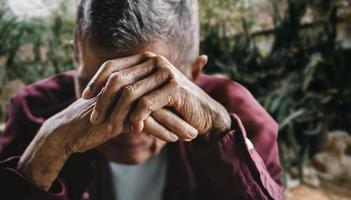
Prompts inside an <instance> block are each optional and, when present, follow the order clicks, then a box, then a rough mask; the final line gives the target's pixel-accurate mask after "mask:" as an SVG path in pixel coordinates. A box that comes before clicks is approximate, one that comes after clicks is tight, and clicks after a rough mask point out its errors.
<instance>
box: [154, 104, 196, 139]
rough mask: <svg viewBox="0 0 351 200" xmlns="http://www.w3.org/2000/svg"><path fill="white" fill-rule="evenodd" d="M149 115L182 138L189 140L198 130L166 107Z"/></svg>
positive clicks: (194, 136)
mask: <svg viewBox="0 0 351 200" xmlns="http://www.w3.org/2000/svg"><path fill="white" fill-rule="evenodd" d="M151 116H152V117H154V118H155V120H156V121H157V122H158V123H160V124H162V125H163V126H164V127H166V128H167V129H168V130H170V131H172V132H173V133H175V134H176V135H177V136H178V137H179V138H180V139H182V140H186V141H189V140H192V139H194V138H196V136H197V135H198V131H197V130H196V129H195V128H194V127H192V126H191V125H190V124H188V123H187V122H186V121H184V120H183V119H182V118H180V117H179V116H177V115H176V114H174V113H173V112H171V111H169V110H167V109H164V108H162V109H160V110H158V111H155V112H153V113H152V114H151Z"/></svg>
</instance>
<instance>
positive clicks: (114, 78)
mask: <svg viewBox="0 0 351 200" xmlns="http://www.w3.org/2000/svg"><path fill="white" fill-rule="evenodd" d="M124 81H125V78H124V76H123V75H122V74H121V73H117V72H116V73H113V74H112V75H111V84H113V85H116V84H119V83H124Z"/></svg>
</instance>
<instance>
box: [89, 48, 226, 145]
mask: <svg viewBox="0 0 351 200" xmlns="http://www.w3.org/2000/svg"><path fill="white" fill-rule="evenodd" d="M98 93H99V94H98ZM97 94H98V97H97V98H98V99H97V103H96V105H95V107H94V111H93V113H92V115H91V121H92V123H95V124H98V123H101V122H104V121H105V120H106V117H107V116H110V118H109V126H108V134H110V135H115V134H118V133H119V132H120V131H121V129H122V128H123V127H124V125H125V124H128V123H130V124H131V125H132V126H131V127H132V129H133V132H135V133H140V132H141V131H143V130H145V131H146V132H148V133H150V134H152V135H154V136H155V137H158V138H160V139H162V140H165V141H167V142H172V141H175V140H176V139H177V138H180V139H183V140H186V141H189V140H192V139H194V138H195V137H196V136H197V133H198V134H200V135H203V136H211V135H210V133H214V134H221V133H223V132H225V131H227V130H228V129H229V127H230V123H231V122H230V117H229V114H228V113H227V111H226V110H225V108H224V107H223V106H222V105H220V104H219V103H218V102H216V101H215V100H214V99H212V98H211V97H209V96H208V95H207V94H206V93H205V92H204V91H203V90H202V89H201V88H199V87H198V86H197V85H195V84H194V83H193V82H192V81H191V80H189V79H188V78H187V77H186V76H185V75H184V74H182V73H181V72H180V71H179V70H178V69H177V68H176V67H174V66H173V65H172V64H171V63H170V62H169V61H168V60H167V59H166V58H164V57H162V56H157V55H155V54H153V53H151V52H147V53H144V54H139V55H135V56H131V57H128V58H122V59H116V60H110V61H107V62H105V63H104V65H103V66H102V67H101V68H100V69H99V71H98V72H97V73H96V74H95V76H94V77H93V78H92V80H91V81H90V82H89V84H88V85H87V87H86V89H85V90H84V92H83V98H86V99H89V98H92V97H94V96H95V95H97ZM110 110H112V112H110ZM169 110H173V111H175V112H176V113H177V114H178V115H179V116H180V117H181V118H182V119H183V120H184V121H185V122H187V123H188V124H189V127H188V128H187V129H183V130H179V126H178V124H179V123H180V122H181V119H177V120H178V121H180V122H179V123H178V122H176V121H175V120H174V117H173V118H169V117H167V116H165V115H161V113H165V112H166V113H171V111H169ZM149 116H152V117H153V118H154V119H155V120H156V121H157V122H159V124H158V126H154V127H155V128H154V129H149V128H148V127H147V126H145V125H146V124H149V123H151V122H150V118H149ZM184 121H183V123H184ZM192 127H194V128H195V129H196V130H193V129H192ZM164 133H168V134H167V135H172V137H168V136H167V135H164ZM174 135H176V137H174Z"/></svg>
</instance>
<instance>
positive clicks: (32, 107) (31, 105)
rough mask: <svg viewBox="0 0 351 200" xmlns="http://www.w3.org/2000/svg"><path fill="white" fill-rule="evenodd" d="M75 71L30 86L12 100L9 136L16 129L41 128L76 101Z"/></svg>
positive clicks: (8, 125)
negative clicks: (53, 116) (47, 120)
mask: <svg viewBox="0 0 351 200" xmlns="http://www.w3.org/2000/svg"><path fill="white" fill-rule="evenodd" d="M73 76H74V73H73V71H69V72H65V73H62V74H58V75H55V76H52V77H49V78H47V79H44V80H40V81H38V82H35V83H33V84H30V85H27V86H26V87H24V88H23V89H22V90H20V91H19V92H18V94H17V95H16V96H15V97H14V98H12V99H11V104H10V110H9V115H8V120H7V123H6V128H5V133H6V132H13V131H12V129H18V128H19V127H21V128H25V127H27V126H36V125H37V126H39V125H41V124H42V123H43V122H44V121H45V120H46V119H47V118H49V117H50V116H52V115H53V114H56V113H57V112H59V111H60V110H62V109H64V108H65V107H67V106H68V105H69V104H70V103H72V102H73V101H74V98H75V92H74V78H73Z"/></svg>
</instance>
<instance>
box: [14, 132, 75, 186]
mask: <svg viewBox="0 0 351 200" xmlns="http://www.w3.org/2000/svg"><path fill="white" fill-rule="evenodd" d="M43 135H50V134H41V131H39V133H38V134H37V136H36V137H35V138H34V139H33V141H32V142H31V143H30V145H29V146H28V147H27V149H26V150H25V152H24V153H23V154H22V156H21V158H20V160H19V162H18V165H17V169H18V171H19V172H20V173H21V174H22V175H23V176H25V177H26V178H27V179H28V180H29V181H31V182H32V183H33V184H34V185H36V186H37V187H39V188H40V189H42V190H44V191H48V190H49V189H50V187H51V185H52V183H53V182H54V181H55V179H56V178H57V176H58V174H59V173H60V171H61V169H62V168H63V166H64V164H65V162H66V160H67V159H68V157H69V156H68V155H67V154H66V153H65V151H64V149H63V148H61V145H60V144H58V142H57V141H59V140H56V141H55V140H54V139H52V140H50V139H49V138H48V137H43Z"/></svg>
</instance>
